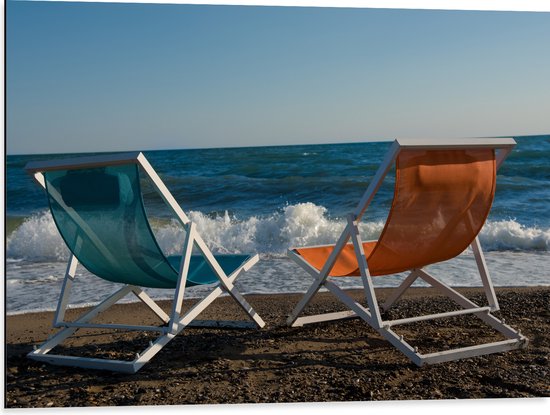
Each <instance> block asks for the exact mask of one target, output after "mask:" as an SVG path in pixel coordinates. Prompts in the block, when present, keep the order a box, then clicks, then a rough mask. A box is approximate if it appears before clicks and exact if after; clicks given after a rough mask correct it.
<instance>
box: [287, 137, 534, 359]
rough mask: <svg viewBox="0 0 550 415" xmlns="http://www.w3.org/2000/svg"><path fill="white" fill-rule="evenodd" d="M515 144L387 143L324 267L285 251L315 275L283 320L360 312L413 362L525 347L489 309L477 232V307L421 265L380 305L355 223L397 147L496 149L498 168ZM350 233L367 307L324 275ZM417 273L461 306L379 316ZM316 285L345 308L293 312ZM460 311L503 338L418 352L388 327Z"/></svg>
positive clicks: (493, 300)
mask: <svg viewBox="0 0 550 415" xmlns="http://www.w3.org/2000/svg"><path fill="white" fill-rule="evenodd" d="M515 144H516V142H515V140H514V139H512V138H483V139H459V140H458V139H455V140H449V141H444V142H442V141H438V140H403V139H401V140H395V141H394V143H393V144H392V146H391V147H390V149H389V151H388V153H387V155H386V157H385V158H384V160H383V162H382V164H381V165H380V167H379V168H378V171H377V172H376V174H375V176H374V179H373V180H372V181H371V183H370V184H369V186H368V188H367V190H366V191H365V193H364V194H363V197H362V198H361V200H360V202H359V204H358V205H357V207H356V209H355V210H354V211H353V213H352V214H351V215H350V216H349V217H348V223H347V226H346V228H345V229H344V231H343V232H342V234H341V235H340V238H339V239H338V242H337V243H336V244H335V245H334V249H333V251H332V252H331V254H330V256H329V257H328V259H327V261H326V263H325V265H324V266H323V268H322V269H321V270H320V271H319V270H317V269H316V268H314V267H313V266H311V265H310V264H309V263H308V262H307V261H306V260H305V259H304V258H303V257H302V256H300V255H299V254H298V253H297V252H296V251H295V250H294V249H293V248H291V249H289V251H288V256H289V257H290V259H292V260H293V261H294V262H296V263H297V264H298V265H299V266H300V267H301V268H303V269H304V270H305V271H306V272H307V273H308V274H310V275H311V276H312V277H313V278H314V281H313V284H312V285H311V286H310V288H309V289H308V291H307V292H306V293H305V295H304V296H303V297H302V299H301V300H300V302H299V303H298V304H297V305H296V307H295V308H294V310H293V311H292V312H291V314H290V316H289V317H288V320H287V324H288V325H289V326H293V327H296V326H303V325H306V324H312V323H318V322H325V321H333V320H340V319H349V318H354V317H360V318H362V319H363V320H365V321H366V322H367V323H368V324H369V325H370V326H372V327H373V328H374V329H375V330H376V331H377V332H378V333H380V334H381V335H382V336H383V337H384V338H385V339H386V340H388V341H389V342H390V343H391V344H392V345H394V346H395V347H396V348H397V349H398V350H400V351H401V352H402V353H403V354H405V355H406V356H407V357H408V358H409V359H410V360H412V361H413V362H414V363H415V364H416V365H418V366H422V365H423V364H433V363H440V362H446V361H451V360H456V359H461V358H467V357H473V356H479V355H484V354H489V353H498V352H503V351H507V350H512V349H517V348H522V347H526V345H527V343H528V339H527V338H526V337H525V336H523V335H522V334H521V332H519V331H517V330H515V329H513V328H512V327H510V326H508V325H506V324H504V322H503V321H501V320H499V319H497V318H496V317H495V316H493V315H492V314H491V312H492V311H497V310H499V305H498V300H497V297H496V294H495V290H494V287H493V284H492V281H491V277H490V274H489V271H488V269H487V264H486V263H485V258H484V256H483V251H482V249H481V245H480V243H479V239H478V237H477V236H476V238H475V239H474V240H473V241H472V243H471V248H472V251H473V253H474V258H475V261H476V265H477V269H478V271H479V274H480V277H481V282H482V285H483V288H484V292H485V296H486V298H487V301H488V304H489V305H488V306H487V307H480V306H478V305H476V304H474V303H473V302H472V301H470V300H468V299H467V298H466V297H464V296H463V295H461V294H460V293H458V292H457V291H456V290H454V289H453V288H451V287H449V286H447V285H445V284H443V283H442V282H441V281H439V280H437V279H436V278H434V277H433V276H431V275H430V274H428V273H427V272H426V271H425V270H424V269H412V270H410V273H409V275H408V276H407V277H406V278H405V279H404V280H403V282H402V283H401V285H400V286H399V287H397V288H396V289H394V290H393V291H392V293H391V294H390V296H389V297H388V298H387V300H386V302H385V303H384V304H383V305H381V306H379V304H378V301H377V299H376V293H375V290H374V286H373V283H372V278H371V275H370V272H369V267H368V263H367V259H366V257H365V253H364V251H363V243H362V241H361V237H360V235H359V228H358V223H359V221H360V220H361V218H362V217H363V215H364V213H365V211H366V210H367V208H368V206H369V204H370V203H371V201H372V199H373V198H374V196H375V194H376V192H377V191H378V189H379V187H380V185H381V184H382V181H383V180H384V177H385V176H386V174H387V173H388V171H389V170H390V168H391V167H392V165H393V163H394V162H395V160H396V158H397V156H398V155H399V153H400V151H401V150H402V149H412V148H414V149H457V148H493V149H495V150H496V149H498V150H499V151H498V152H497V154H496V168H497V169H498V168H499V167H500V165H501V164H502V162H503V161H504V159H505V158H506V157H507V156H508V154H509V153H510V152H511V150H512V149H513V147H514V146H515ZM349 239H351V240H352V243H353V247H354V251H355V255H356V258H357V263H358V265H359V270H360V273H361V281H362V284H363V287H364V292H365V298H366V302H367V305H368V307H363V306H362V305H361V304H359V303H358V302H356V301H355V300H353V299H352V298H351V297H350V296H349V295H347V294H346V293H345V292H344V291H343V290H342V289H340V288H339V287H338V286H337V285H336V284H334V283H333V282H331V281H330V280H329V276H330V270H331V269H332V267H333V266H334V263H335V262H336V259H337V257H338V255H339V254H340V252H341V251H342V249H343V247H344V246H345V245H346V244H347V243H348V241H349ZM418 278H421V279H422V280H424V281H425V282H427V283H428V284H430V285H431V286H432V287H435V288H436V289H438V290H439V291H440V292H442V293H443V294H444V295H446V296H448V297H449V298H451V299H452V300H454V302H455V303H457V304H458V305H459V306H460V307H462V309H459V310H456V311H451V312H446V313H436V314H431V315H424V316H417V317H411V318H405V319H398V320H383V319H382V317H381V312H380V308H381V309H382V310H384V311H386V310H388V309H389V308H390V307H392V306H393V305H394V304H395V303H396V302H397V301H398V300H399V299H400V298H401V296H402V295H403V294H404V293H405V292H406V291H407V289H408V288H410V286H411V285H412V284H413V283H414V282H415V281H416V280H417V279H418ZM321 287H325V288H326V289H328V291H330V292H331V293H332V294H333V295H334V296H335V297H336V298H338V299H339V300H340V301H341V302H342V303H343V304H345V305H346V306H347V307H348V308H349V309H350V310H349V311H344V312H337V313H325V314H318V315H310V316H305V317H298V316H299V315H300V314H301V312H302V311H303V310H304V308H305V307H306V306H307V305H308V304H309V302H310V301H311V300H312V298H313V297H314V296H315V294H316V293H317V292H318V290H319V289H320V288H321ZM465 314H473V315H475V316H477V317H478V318H480V319H481V320H482V321H483V322H485V323H486V324H488V325H489V326H491V327H492V328H493V329H495V330H497V331H498V332H500V333H501V334H503V335H504V336H505V337H506V338H507V340H504V341H500V342H491V343H485V344H481V345H476V346H471V347H463V348H455V349H451V350H445V351H440V352H436V353H429V354H420V353H419V352H418V349H417V348H414V347H412V346H411V345H410V344H408V343H407V342H406V341H405V340H404V339H403V337H402V336H398V335H397V334H396V333H395V332H394V331H392V330H391V327H393V326H396V325H399V324H408V323H413V322H418V321H426V320H431V319H437V318H445V317H452V316H458V315H465Z"/></svg>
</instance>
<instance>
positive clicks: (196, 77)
mask: <svg viewBox="0 0 550 415" xmlns="http://www.w3.org/2000/svg"><path fill="white" fill-rule="evenodd" d="M6 17H7V59H6V65H7V67H6V69H7V152H8V154H27V153H57V152H86V151H111V150H148V149H170V148H190V147H229V146H231V147H232V146H255V145H279V144H281V145H285V144H301V143H327V142H352V141H365V140H380V139H392V138H395V137H397V136H401V137H403V136H413V137H417V136H427V137H436V136H481V135H528V134H538V133H548V132H550V115H549V114H550V99H549V98H548V97H550V71H549V69H548V68H550V13H532V12H531V13H529V12H476V11H434V10H431V11H430V10H381V9H335V8H294V7H293V8H286V7H245V6H197V5H152V4H150V5H148V4H105V3H95V4H85V3H40V2H13V1H8V4H7V15H6Z"/></svg>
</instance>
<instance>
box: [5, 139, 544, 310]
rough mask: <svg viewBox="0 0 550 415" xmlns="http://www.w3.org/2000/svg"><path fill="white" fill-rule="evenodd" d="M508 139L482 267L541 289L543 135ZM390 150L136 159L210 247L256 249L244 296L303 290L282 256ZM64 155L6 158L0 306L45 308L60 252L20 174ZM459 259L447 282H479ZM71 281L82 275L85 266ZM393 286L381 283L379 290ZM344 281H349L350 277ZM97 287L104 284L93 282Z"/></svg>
mask: <svg viewBox="0 0 550 415" xmlns="http://www.w3.org/2000/svg"><path fill="white" fill-rule="evenodd" d="M516 140H517V142H518V145H517V146H516V148H515V149H514V151H513V152H512V154H511V155H510V156H509V158H508V159H507V160H506V162H505V163H504V165H503V167H502V168H501V169H500V170H499V172H498V179H497V191H496V196H495V201H494V205H493V208H492V211H491V213H490V216H489V219H488V222H487V224H486V225H485V227H484V229H483V230H482V232H481V236H480V238H481V242H482V245H483V247H484V249H485V250H486V251H488V254H487V255H488V261H489V262H491V261H496V262H495V266H496V267H497V268H499V273H498V275H499V276H497V274H495V275H494V278H495V283H496V284H497V285H540V284H548V283H549V282H550V277H549V275H550V252H549V251H550V215H549V208H548V205H549V202H550V162H549V160H550V135H547V136H537V137H517V138H516ZM390 144H391V143H389V142H380V143H355V144H331V145H303V146H278V147H249V148H231V149H202V150H166V151H144V153H145V155H146V157H147V159H148V160H149V162H150V163H151V164H152V166H153V167H154V168H155V170H156V171H157V172H158V173H159V175H160V176H161V178H162V179H163V180H164V182H165V184H166V185H167V187H168V188H169V189H170V191H171V192H172V194H173V195H174V197H175V198H176V200H177V201H178V202H179V203H180V205H181V206H182V208H183V209H184V210H185V211H186V212H187V213H188V214H189V216H190V217H191V219H192V220H193V221H195V222H196V223H197V225H198V228H199V231H200V232H201V234H202V235H203V237H204V239H205V240H206V241H207V243H208V244H209V245H210V246H211V248H212V249H213V250H214V251H215V252H220V253H251V252H258V253H260V254H261V258H262V261H261V262H260V264H259V265H257V266H256V267H254V268H253V269H252V271H251V272H250V273H249V274H248V275H247V276H246V278H244V279H243V281H244V282H242V284H244V288H243V289H244V291H246V292H296V291H303V290H305V289H306V288H307V285H308V284H309V280H308V279H307V277H306V276H305V275H302V276H301V274H300V270H299V269H297V268H296V267H295V266H294V265H293V264H292V263H290V262H289V261H288V260H287V258H286V256H285V254H286V250H287V249H288V248H289V247H291V246H298V245H304V244H310V245H315V244H323V243H331V242H334V240H335V238H336V237H337V235H338V234H339V232H341V229H342V228H343V226H344V225H343V224H344V219H343V217H344V215H345V214H347V213H349V212H350V211H351V210H352V209H354V208H355V206H356V204H357V202H358V201H359V199H360V197H361V195H362V194H363V192H364V191H365V188H366V186H367V185H368V183H369V181H370V180H371V179H372V177H373V176H374V173H375V171H376V169H377V168H378V166H379V164H380V162H381V160H382V159H383V157H384V155H385V153H386V151H387V149H388V148H389V146H390ZM67 156H68V155H67V154H62V155H60V154H53V155H43V156H36V155H30V156H8V157H7V170H6V178H7V193H6V196H7V197H6V202H7V230H8V240H7V244H6V254H7V255H6V258H7V299H8V301H7V306H8V311H12V312H13V311H25V310H30V309H34V308H51V307H53V305H54V304H55V303H54V301H55V297H56V295H57V292H58V290H59V285H60V281H61V279H62V276H63V272H64V266H65V265H64V262H63V261H65V260H66V258H67V249H66V248H65V246H64V243H63V241H62V240H61V238H60V237H59V235H58V233H57V230H56V229H55V225H54V224H53V221H52V219H51V216H50V215H49V213H48V212H47V201H46V197H45V195H44V193H43V191H42V190H41V189H40V187H39V186H38V185H37V184H36V183H34V182H33V181H32V179H31V178H30V176H28V175H27V174H26V173H25V172H24V170H23V167H24V166H25V164H26V163H27V162H28V161H30V160H38V159H53V158H63V157H67ZM392 175H393V172H391V173H390V175H389V176H388V177H387V179H386V181H385V183H384V185H383V186H382V187H381V189H380V191H379V194H378V195H377V197H376V198H375V200H374V202H373V204H372V206H371V207H369V210H368V211H367V214H366V216H365V218H364V223H363V224H362V225H361V231H362V233H364V237H365V238H369V239H370V238H376V236H377V235H378V234H379V232H380V231H381V229H382V227H383V223H384V220H385V218H386V215H387V213H388V209H389V206H390V204H391V198H392V195H393V176H392ZM144 189H145V195H144V200H145V204H146V208H147V212H148V215H149V217H150V219H151V222H152V223H153V227H154V229H155V233H156V235H157V239H158V240H159V244H160V246H161V248H163V250H164V251H165V253H166V254H168V255H172V254H177V253H178V252H179V250H180V249H181V244H182V241H183V233H182V231H181V229H180V228H179V226H178V225H177V223H176V222H174V221H172V220H171V218H172V217H171V215H170V212H169V211H168V209H166V207H165V206H164V204H163V203H162V201H161V199H160V198H159V197H158V196H157V195H156V193H155V192H154V191H153V189H152V188H151V187H150V186H148V185H147V183H146V182H145V181H144ZM470 259H471V258H469V257H468V254H467V253H465V255H464V258H459V259H457V260H456V261H458V262H456V265H454V267H455V268H452V267H451V268H452V269H454V271H453V270H450V271H449V270H448V269H446V271H447V273H448V274H450V277H449V278H450V280H449V282H450V283H459V284H461V285H479V284H478V281H477V280H475V279H474V280H472V281H471V282H470V280H469V279H468V278H466V277H464V275H463V274H464V270H465V269H469V268H468V267H469V266H470V265H468V261H470ZM461 261H462V262H461ZM518 261H519V264H520V265H519V266H518ZM470 262H471V261H470ZM522 262H524V264H523V265H521V263H522ZM436 267H437V266H436ZM81 275H82V278H83V279H86V278H91V277H90V276H89V275H88V274H87V272H86V271H85V270H83V271H82V274H81ZM388 281H389V282H388ZM395 281H396V280H395V279H394V280H392V279H387V280H386V279H385V280H384V282H380V284H382V285H384V284H386V283H388V284H390V285H391V284H393V283H395ZM344 283H346V284H349V286H354V284H356V281H355V280H353V279H351V280H350V281H349V282H346V281H344ZM98 284H99V285H100V287H103V285H102V284H103V283H102V282H101V283H98ZM95 286H97V284H95ZM38 287H40V290H37V288H38ZM104 289H105V290H106V292H109V290H110V288H109V287H108V286H105V287H104ZM101 290H103V288H101ZM101 290H100V291H101ZM101 293H103V291H101V292H100V294H101ZM198 294H200V293H198V292H197V295H198ZM156 295H158V296H165V295H166V293H164V292H162V293H156ZM98 296H99V297H100V295H99V294H98V293H96V292H95V291H94V290H87V289H86V287H84V288H82V289H81V290H79V291H78V294H77V296H76V298H75V300H76V302H77V303H84V302H88V300H89V298H90V297H91V299H90V300H89V301H90V302H94V301H97V300H98V298H99V297H98Z"/></svg>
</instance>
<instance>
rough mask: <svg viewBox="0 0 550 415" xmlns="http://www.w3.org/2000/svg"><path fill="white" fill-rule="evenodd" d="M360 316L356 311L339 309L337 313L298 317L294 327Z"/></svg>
mask: <svg viewBox="0 0 550 415" xmlns="http://www.w3.org/2000/svg"><path fill="white" fill-rule="evenodd" d="M357 317H359V316H358V315H357V314H356V313H355V311H351V310H348V311H339V312H336V313H325V314H316V315H312V316H305V317H298V318H297V319H296V321H295V322H294V324H292V327H301V326H304V325H305V324H311V323H320V322H324V321H334V320H342V319H349V318H357Z"/></svg>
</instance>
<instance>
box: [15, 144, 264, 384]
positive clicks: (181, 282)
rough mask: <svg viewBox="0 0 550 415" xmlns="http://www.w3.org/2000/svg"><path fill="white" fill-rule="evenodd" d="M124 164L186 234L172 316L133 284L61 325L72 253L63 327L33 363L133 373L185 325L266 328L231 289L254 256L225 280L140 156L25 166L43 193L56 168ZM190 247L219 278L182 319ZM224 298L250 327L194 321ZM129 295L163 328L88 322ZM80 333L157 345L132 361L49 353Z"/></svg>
mask: <svg viewBox="0 0 550 415" xmlns="http://www.w3.org/2000/svg"><path fill="white" fill-rule="evenodd" d="M126 163H135V164H138V165H139V166H140V167H141V168H142V169H143V170H144V171H145V173H146V174H147V176H148V177H149V179H150V180H151V181H152V183H153V184H154V187H155V189H156V191H157V192H158V193H159V194H160V196H161V197H162V199H163V200H164V201H165V202H166V204H167V205H168V206H169V207H170V208H171V210H172V211H173V212H174V214H175V215H176V217H177V218H178V220H179V221H180V223H181V224H182V225H183V227H184V229H185V230H186V232H187V234H186V239H185V242H184V246H183V250H182V253H183V258H184V260H183V261H182V263H181V266H180V269H179V273H178V281H177V285H176V289H175V291H174V297H173V301H172V310H171V313H170V315H168V314H167V313H165V312H164V311H163V310H162V309H161V307H160V306H159V305H158V304H157V303H156V302H155V301H153V299H151V297H149V296H148V295H147V294H146V293H145V292H144V291H143V290H142V289H141V288H140V287H137V286H135V285H124V286H123V287H122V288H120V289H119V290H117V291H116V292H115V293H113V294H111V295H110V296H109V297H107V298H106V299H105V300H103V301H102V302H101V303H99V304H98V305H96V306H95V307H94V308H92V309H91V310H89V311H88V312H87V313H85V314H84V315H82V316H80V317H79V318H77V319H76V320H75V321H72V322H68V321H65V320H64V317H65V311H66V309H67V307H68V305H69V298H70V291H71V288H72V284H73V281H74V279H75V275H76V269H77V266H78V264H79V262H78V259H77V258H76V256H75V255H73V254H71V255H70V257H69V261H68V264H67V270H66V272H65V278H64V280H63V284H62V287H61V293H60V296H59V300H58V304H57V309H56V312H55V316H54V322H53V327H56V328H62V330H61V331H59V332H57V333H56V334H55V335H53V336H52V337H50V338H48V340H46V342H44V343H43V344H42V345H40V346H38V347H35V349H34V350H33V351H32V352H30V353H29V354H28V355H27V356H28V357H29V358H31V359H34V360H38V361H43V362H48V363H51V364H55V365H64V366H74V367H82V368H90V369H102V370H110V371H115V372H125V373H135V372H137V371H138V370H139V369H141V368H142V367H143V366H144V365H145V364H146V363H148V362H149V361H150V360H151V358H153V356H155V355H156V354H157V353H158V352H159V351H160V350H161V349H162V348H163V347H164V346H165V345H166V344H167V343H168V342H169V341H170V340H172V339H173V338H174V337H175V336H176V335H178V334H179V333H180V332H181V331H182V330H183V329H185V328H186V327H187V326H193V327H227V328H261V327H264V326H265V322H264V321H263V320H262V318H261V317H260V316H259V315H258V313H256V311H255V310H254V309H253V308H252V306H250V304H249V303H248V302H247V301H246V300H245V299H244V297H243V296H242V295H241V294H240V293H239V292H238V290H237V288H236V287H235V285H234V282H235V280H236V279H237V277H238V276H240V275H241V274H242V273H243V272H246V271H248V270H249V269H250V268H251V267H252V266H253V265H254V264H256V263H257V262H258V260H259V256H258V254H256V255H253V256H251V257H250V258H248V259H247V260H246V261H245V262H244V263H243V264H241V266H240V267H239V268H237V269H236V270H235V271H234V272H233V273H232V274H231V275H229V276H228V275H226V274H225V272H224V271H223V269H222V268H221V266H220V264H219V263H218V261H217V260H216V258H215V256H214V255H213V254H212V252H211V251H210V249H209V248H208V246H207V245H206V243H205V242H204V241H203V239H202V238H201V236H200V235H199V233H198V232H197V229H196V225H195V224H194V223H192V222H191V221H190V220H189V218H188V217H187V215H186V214H185V213H184V211H183V210H182V209H181V207H180V206H179V205H178V203H177V202H176V200H175V199H174V197H173V196H172V194H171V193H170V191H169V190H168V188H167V187H166V186H165V185H164V183H163V182H162V180H161V179H160V177H159V176H158V174H157V173H156V172H155V170H154V169H153V167H152V166H151V165H150V164H149V162H148V161H147V159H146V158H145V156H144V155H143V154H142V153H140V152H135V153H124V154H115V155H104V156H92V157H82V158H75V159H65V160H52V161H46V162H31V163H28V164H27V166H26V167H25V169H26V170H27V172H29V173H30V174H32V175H33V177H34V179H35V180H36V181H37V182H38V184H40V185H41V186H42V187H43V188H46V185H45V179H44V176H43V172H45V171H48V170H58V169H69V168H70V169H78V168H90V167H98V166H107V165H111V166H112V165H119V164H126ZM193 247H197V248H198V251H199V252H200V253H201V254H202V255H203V256H204V258H205V260H206V261H207V263H208V265H209V266H210V268H211V269H212V270H213V271H214V273H215V274H216V276H217V277H218V280H219V283H218V284H217V285H216V286H215V287H214V288H213V290H212V291H211V292H210V293H209V294H208V295H206V296H205V297H204V298H203V299H202V300H200V301H199V302H197V303H196V304H195V305H194V306H193V307H192V308H191V309H189V310H188V311H187V312H186V313H184V314H182V306H183V300H184V294H185V284H186V282H187V274H188V271H189V262H190V258H191V253H192V250H193ZM224 292H226V293H228V294H229V295H230V297H232V298H233V299H234V300H235V301H236V302H237V304H238V305H239V306H240V307H241V308H242V309H243V310H244V312H245V313H246V314H247V315H248V317H249V318H251V319H252V321H251V322H247V321H221V320H215V321H209V320H203V321H200V320H196V318H197V317H198V316H199V315H200V313H201V312H202V311H204V310H205V309H206V308H207V307H208V306H209V305H210V304H211V303H212V302H213V301H214V300H215V299H216V298H218V297H219V296H220V295H221V294H222V293H224ZM128 294H133V295H135V296H136V297H137V298H138V299H139V300H140V301H142V302H143V303H144V304H145V305H146V306H147V307H148V308H149V309H151V310H152V311H153V312H154V313H155V315H156V316H157V317H158V318H159V319H160V320H161V322H162V324H163V325H161V326H140V325H126V324H95V323H91V320H92V319H94V318H95V317H96V316H97V315H98V314H99V313H101V312H103V311H105V310H107V309H108V308H109V307H111V306H112V305H114V304H115V303H116V302H118V301H119V300H120V299H121V298H123V297H125V296H126V295H128ZM81 328H90V329H122V330H136V331H156V332H160V335H159V337H157V339H156V340H154V341H152V342H149V346H148V347H147V348H146V349H145V350H143V351H142V352H141V353H137V354H136V357H135V359H134V360H132V361H125V360H112V359H97V358H86V357H76V356H66V355H56V354H51V353H49V352H50V351H51V350H52V349H53V348H54V347H56V346H58V345H59V344H61V343H62V342H63V341H64V340H66V339H67V338H69V337H70V336H71V335H73V334H74V333H75V331H76V330H78V329H81Z"/></svg>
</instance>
